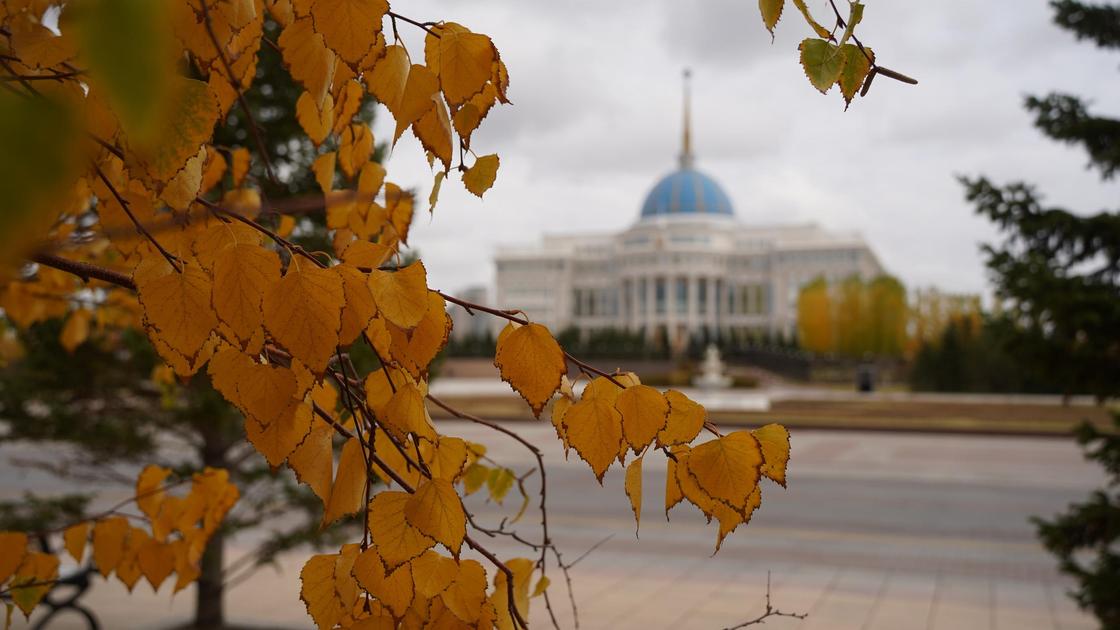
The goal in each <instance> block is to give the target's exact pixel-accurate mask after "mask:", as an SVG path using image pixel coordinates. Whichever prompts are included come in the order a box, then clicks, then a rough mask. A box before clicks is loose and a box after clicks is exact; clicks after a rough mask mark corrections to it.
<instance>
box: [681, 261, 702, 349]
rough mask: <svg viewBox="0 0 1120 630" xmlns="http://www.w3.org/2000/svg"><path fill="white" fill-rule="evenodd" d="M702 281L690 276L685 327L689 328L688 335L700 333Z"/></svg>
mask: <svg viewBox="0 0 1120 630" xmlns="http://www.w3.org/2000/svg"><path fill="white" fill-rule="evenodd" d="M699 300H700V281H699V280H698V279H697V278H696V276H692V275H690V276H688V318H687V319H685V326H686V327H687V328H688V334H689V335H690V336H691V335H695V334H698V333H699V332H700V328H701V326H700V306H699Z"/></svg>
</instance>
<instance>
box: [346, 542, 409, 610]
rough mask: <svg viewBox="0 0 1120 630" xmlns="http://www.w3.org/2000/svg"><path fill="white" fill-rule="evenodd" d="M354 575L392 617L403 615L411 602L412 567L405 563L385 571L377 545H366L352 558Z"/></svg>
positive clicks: (359, 583)
mask: <svg viewBox="0 0 1120 630" xmlns="http://www.w3.org/2000/svg"><path fill="white" fill-rule="evenodd" d="M354 577H355V578H356V579H357V580H358V585H360V586H361V587H362V588H363V589H365V590H366V592H367V593H369V594H370V595H373V596H374V597H375V598H376V599H377V601H379V602H381V604H382V605H383V606H385V607H386V608H388V609H389V611H390V612H392V614H393V616H394V617H397V618H400V617H403V616H404V614H405V612H406V611H407V610H408V606H409V604H411V603H412V597H413V590H414V587H413V585H412V582H413V572H412V567H411V566H409V564H408V563H405V564H402V565H401V566H399V567H397V568H396V569H395V570H393V571H391V572H388V573H387V572H386V570H385V565H384V562H383V561H382V559H381V555H380V554H378V553H377V547H368V548H367V549H366V550H365V551H363V552H361V553H360V554H358V557H357V559H355V560H354Z"/></svg>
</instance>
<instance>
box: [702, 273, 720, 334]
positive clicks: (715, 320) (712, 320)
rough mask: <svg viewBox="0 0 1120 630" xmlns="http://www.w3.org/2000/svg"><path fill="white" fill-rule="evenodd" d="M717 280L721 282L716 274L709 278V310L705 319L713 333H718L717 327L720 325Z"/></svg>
mask: <svg viewBox="0 0 1120 630" xmlns="http://www.w3.org/2000/svg"><path fill="white" fill-rule="evenodd" d="M717 282H719V279H718V278H716V277H714V276H713V277H710V278H708V295H707V296H706V297H707V298H708V311H707V317H706V318H705V319H706V320H707V322H708V327H709V328H711V329H712V333H713V334H715V333H716V329H717V328H718V327H719V317H718V316H717V315H716V283H717Z"/></svg>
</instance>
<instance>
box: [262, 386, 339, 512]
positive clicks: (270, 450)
mask: <svg viewBox="0 0 1120 630" xmlns="http://www.w3.org/2000/svg"><path fill="white" fill-rule="evenodd" d="M310 431H311V406H310V405H308V404H307V403H299V404H293V405H289V406H288V407H286V408H285V409H284V411H283V412H282V413H281V414H280V415H279V416H276V417H273V418H271V419H270V421H269V422H268V424H263V425H262V424H261V423H260V422H257V421H256V420H253V419H251V418H246V419H245V437H246V438H247V439H248V440H249V442H250V443H251V444H252V445H253V448H255V449H257V452H258V453H260V454H261V455H263V456H264V458H265V460H267V461H268V465H269V466H271V467H272V468H277V467H279V466H280V464H282V463H284V460H285V459H286V458H287V457H288V455H290V454H291V453H292V451H294V450H295V449H296V447H297V446H299V444H300V442H303V440H304V438H305V437H307V434H308V433H309V432H310ZM360 505H361V502H360V501H359V506H360Z"/></svg>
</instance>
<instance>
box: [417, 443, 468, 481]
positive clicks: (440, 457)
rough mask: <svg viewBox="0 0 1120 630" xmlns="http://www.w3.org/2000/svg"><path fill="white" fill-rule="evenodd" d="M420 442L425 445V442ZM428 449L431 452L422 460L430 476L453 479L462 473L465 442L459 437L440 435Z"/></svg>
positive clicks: (465, 454)
mask: <svg viewBox="0 0 1120 630" xmlns="http://www.w3.org/2000/svg"><path fill="white" fill-rule="evenodd" d="M422 444H423V445H427V443H426V442H425V443H422ZM430 450H431V454H430V455H429V456H428V457H426V458H425V460H424V461H425V463H426V464H427V466H428V471H429V472H431V473H432V477H435V478H437V479H446V480H448V481H455V480H457V479H458V478H459V477H460V476H461V475H462V474H463V470H464V469H465V468H466V465H467V443H466V442H465V441H463V440H462V439H461V438H457V437H449V436H446V435H441V436H439V437H438V439H437V440H436V443H435V445H434V446H432V447H431V448H430Z"/></svg>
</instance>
